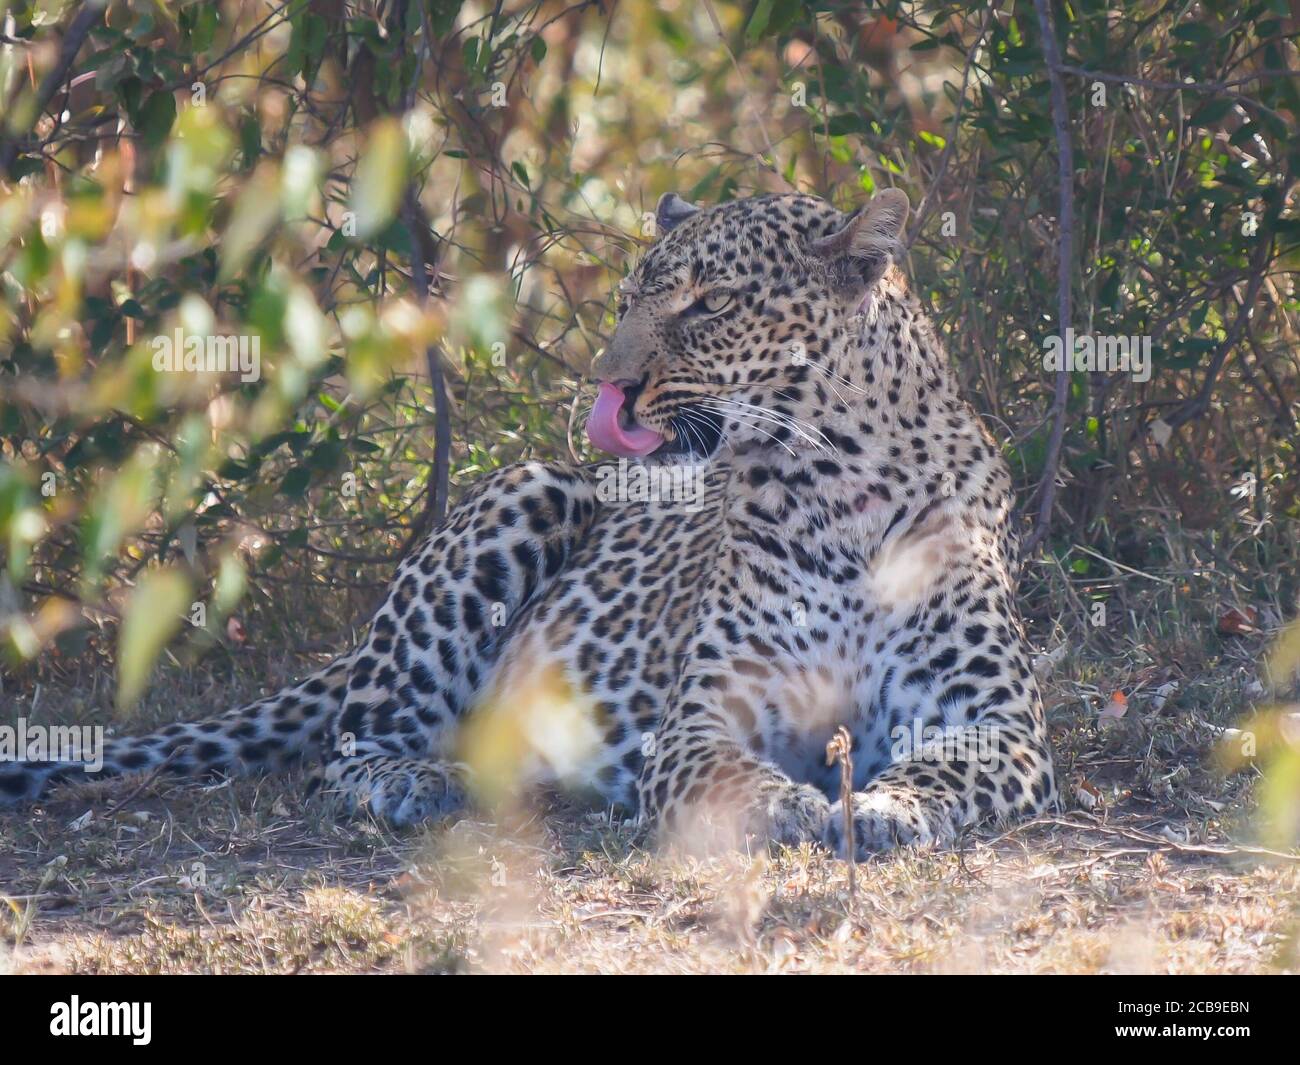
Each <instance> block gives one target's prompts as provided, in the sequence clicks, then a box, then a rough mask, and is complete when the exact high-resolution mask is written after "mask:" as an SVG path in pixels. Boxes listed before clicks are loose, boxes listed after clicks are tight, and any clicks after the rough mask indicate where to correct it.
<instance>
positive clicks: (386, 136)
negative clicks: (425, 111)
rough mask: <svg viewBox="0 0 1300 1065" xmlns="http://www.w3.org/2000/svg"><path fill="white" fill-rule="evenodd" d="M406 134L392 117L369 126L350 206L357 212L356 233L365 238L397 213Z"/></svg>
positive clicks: (403, 168)
mask: <svg viewBox="0 0 1300 1065" xmlns="http://www.w3.org/2000/svg"><path fill="white" fill-rule="evenodd" d="M406 164H407V157H406V135H405V134H404V133H403V132H402V127H401V125H400V123H399V122H398V121H397V119H395V118H383V119H380V120H379V121H378V122H376V123H375V124H374V125H373V126H372V127H371V130H370V140H369V142H368V143H367V144H366V147H365V151H364V152H363V153H362V155H361V159H360V160H359V161H358V163H357V171H356V175H355V176H354V177H353V179H352V196H351V200H350V206H351V208H352V210H353V212H355V214H356V219H357V236H358V237H359V238H361V239H362V240H366V239H368V238H370V237H372V236H374V235H375V234H376V233H378V232H379V231H380V230H382V229H383V228H384V227H385V226H386V225H388V223H389V222H390V221H391V220H392V218H393V216H394V215H396V214H397V205H398V203H399V202H400V201H401V198H402V188H403V186H404V185H405V184H406Z"/></svg>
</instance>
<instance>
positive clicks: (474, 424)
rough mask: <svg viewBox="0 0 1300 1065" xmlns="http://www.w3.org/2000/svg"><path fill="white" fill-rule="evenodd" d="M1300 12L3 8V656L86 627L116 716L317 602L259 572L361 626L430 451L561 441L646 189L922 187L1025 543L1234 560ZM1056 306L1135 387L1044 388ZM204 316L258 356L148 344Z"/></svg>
mask: <svg viewBox="0 0 1300 1065" xmlns="http://www.w3.org/2000/svg"><path fill="white" fill-rule="evenodd" d="M1298 19H1300V10H1293V5H1291V4H1288V3H1287V2H1285V0H1262V2H1256V3H1245V4H1242V3H1238V2H1233V3H1229V2H1226V0H1223V2H1201V3H1197V4H1193V5H1190V6H1188V5H1180V6H1169V5H1164V4H1160V3H1155V2H1130V3H1113V2H1112V3H1101V2H1096V0H1074V2H1071V3H1068V4H1066V3H1053V4H1050V5H1049V4H1048V3H1046V2H1044V0H1039V2H1038V3H1037V4H1035V3H1025V2H1022V0H1015V2H1008V3H1004V4H999V5H996V6H990V5H983V4H972V5H962V4H953V3H901V2H886V3H879V4H875V3H873V4H858V3H816V2H814V3H804V2H798V0H756V2H752V3H747V4H740V5H733V4H724V3H722V2H721V0H705V2H704V3H703V4H695V3H686V2H678V0H667V2H655V3H651V2H648V0H635V2H626V3H621V4H619V3H613V2H610V3H604V4H602V3H597V2H593V0H579V2H575V3H572V4H564V3H551V2H527V0H513V2H512V0H506V2H498V3H495V4H487V3H462V2H460V0H390V2H386V3H374V2H371V0H360V2H347V0H287V2H283V3H277V2H267V0H253V2H249V0H224V2H218V0H196V2H186V0H180V2H176V3H157V2H154V0H110V2H108V3H103V2H96V0H87V2H84V3H61V2H59V0H0V30H3V36H0V114H3V125H2V127H0V167H2V168H3V171H2V172H0V453H2V455H3V467H0V555H2V556H3V569H4V576H3V578H0V581H2V582H3V583H2V584H0V637H2V638H3V641H4V644H5V646H6V651H7V655H8V661H9V664H10V668H16V669H21V670H28V671H30V670H33V669H40V668H53V667H51V665H50V663H51V661H52V659H53V658H54V656H53V655H51V654H47V653H46V652H48V651H50V650H51V649H54V650H55V651H57V652H58V653H59V654H63V655H67V654H71V653H80V652H81V651H83V650H86V649H87V643H88V642H89V651H90V652H91V653H103V654H107V655H113V656H114V657H115V658H116V661H117V664H118V669H119V684H120V691H119V695H120V699H121V703H122V705H123V706H128V705H129V704H130V702H131V701H132V699H133V698H134V697H135V696H136V695H137V694H138V693H139V691H140V689H141V687H142V686H143V685H144V684H145V683H146V679H147V676H148V673H149V669H150V668H151V665H152V663H153V662H154V661H155V660H156V658H157V657H158V655H159V654H161V653H162V652H163V651H164V649H165V648H169V649H170V650H171V653H173V654H174V655H177V656H180V657H182V658H183V657H184V656H186V655H191V656H192V655H198V654H203V653H208V652H210V651H211V650H212V649H213V648H214V646H216V645H219V644H223V643H226V644H228V643H229V642H230V641H232V640H236V641H237V640H238V639H239V638H240V633H241V629H240V626H238V625H231V624H229V623H228V619H229V618H231V617H232V615H233V612H235V611H236V610H239V611H240V612H241V614H242V615H243V616H245V617H252V616H256V617H257V618H259V619H260V623H263V624H265V625H266V626H267V627H268V628H270V627H273V626H274V625H276V624H283V625H285V626H287V627H288V628H289V629H290V630H292V631H295V632H298V631H302V630H303V629H308V630H310V629H311V628H312V620H311V619H304V617H303V616H302V615H301V614H294V613H293V612H292V611H290V610H287V609H279V610H277V607H283V606H284V604H285V602H286V600H284V598H283V594H284V593H283V590H284V589H285V588H296V589H307V590H308V593H309V594H308V596H307V601H308V602H313V601H315V602H321V601H324V599H323V597H324V596H325V595H326V594H327V593H328V594H329V595H330V596H337V595H338V594H339V593H340V592H341V591H346V590H348V589H352V590H353V591H354V592H355V595H356V600H355V604H356V617H355V618H354V619H352V620H353V621H356V620H364V607H365V604H366V602H367V595H368V594H369V593H368V591H367V590H368V589H371V588H373V587H374V585H375V582H377V581H382V580H383V578H384V574H385V571H386V569H387V568H388V567H389V566H391V562H392V560H393V559H395V558H396V557H397V555H398V554H399V553H400V551H401V550H402V547H403V545H404V544H405V543H406V542H408V540H409V539H410V538H411V537H412V536H414V535H418V533H419V532H420V531H421V530H423V529H425V528H427V527H428V525H429V523H430V522H432V521H433V520H435V519H436V516H437V514H438V512H439V510H440V509H441V507H442V505H443V501H444V500H443V491H442V477H443V467H444V466H445V467H446V472H447V473H448V474H449V482H450V491H451V492H452V493H454V492H455V490H456V488H457V486H460V485H463V484H465V483H467V482H468V481H469V480H471V479H472V478H474V477H475V476H476V475H478V474H479V473H480V472H481V471H483V470H486V469H489V468H493V467H496V466H499V465H501V464H503V463H507V462H511V461H514V460H516V459H518V458H520V457H522V456H527V455H540V456H544V457H562V456H565V455H570V454H572V455H575V456H577V457H582V456H583V451H582V445H581V443H580V441H579V436H580V434H578V433H577V432H576V431H575V428H576V421H577V419H578V418H579V417H580V415H581V402H580V399H579V398H578V397H580V396H581V392H582V378H583V374H584V372H585V369H586V367H587V364H588V363H589V361H590V359H591V357H592V355H594V354H595V353H596V352H597V351H598V350H599V349H600V348H601V346H602V344H603V342H604V339H605V337H606V336H607V335H608V334H609V332H610V329H611V326H612V317H611V311H612V304H611V300H610V298H609V294H610V293H611V292H612V290H613V287H614V285H615V283H616V281H617V280H618V278H619V277H620V276H621V275H622V274H623V273H625V272H626V271H627V269H628V266H629V263H630V262H632V261H634V259H635V256H636V255H637V253H638V250H639V249H640V248H641V247H643V246H645V245H646V244H647V243H648V242H649V241H650V240H651V239H652V238H653V232H652V229H651V227H649V226H648V225H647V223H646V220H647V218H648V212H649V211H650V210H651V209H652V207H653V204H654V202H655V200H656V199H657V197H658V196H659V195H660V194H661V193H663V192H665V191H669V190H672V191H677V192H679V193H681V194H682V195H684V196H686V197H687V198H688V199H693V200H698V201H702V202H706V203H712V202H717V201H720V200H725V199H729V198H733V197H737V196H743V195H748V194H751V193H753V192H760V191H782V190H788V189H799V190H803V191H807V192H811V193H815V194H817V195H819V196H823V197H826V198H828V199H830V200H832V201H834V202H835V203H836V204H838V205H840V206H843V207H845V208H851V207H853V206H855V205H857V204H860V203H861V202H863V201H864V200H865V199H867V198H868V197H869V196H870V195H871V194H872V193H873V192H874V191H875V190H877V189H880V188H883V187H890V186H897V187H901V188H903V189H904V190H905V191H906V192H907V193H908V195H909V197H910V198H911V201H912V204H913V206H914V209H915V213H914V215H913V218H912V223H911V227H912V228H911V232H910V238H911V244H910V251H909V262H908V263H907V264H906V266H907V269H908V272H909V273H910V275H911V276H912V278H913V279H914V282H915V284H916V286H917V287H918V289H919V291H920V292H921V293H922V294H923V296H924V298H925V299H926V301H927V302H928V303H929V304H930V305H931V306H932V307H933V309H934V312H935V315H936V317H937V320H938V321H939V323H940V326H941V329H942V331H943V333H944V334H945V335H946V337H947V343H948V346H949V350H950V353H951V356H952V359H953V362H954V365H955V366H956V367H957V370H958V372H959V374H960V376H961V379H962V381H963V383H964V386H965V389H966V392H967V394H968V396H970V398H971V399H972V401H973V403H974V405H975V406H976V408H977V409H978V410H979V411H981V413H983V414H984V415H985V416H986V418H987V420H988V421H989V423H990V426H991V427H992V428H993V431H994V432H995V434H996V435H997V436H998V437H999V438H1000V440H1002V442H1003V443H1004V446H1005V449H1006V454H1007V456H1008V459H1009V461H1010V462H1011V464H1012V468H1013V472H1014V474H1015V476H1016V479H1017V484H1018V488H1019V490H1020V492H1021V498H1022V500H1023V502H1024V507H1025V514H1026V518H1025V520H1026V524H1027V526H1032V523H1033V522H1034V520H1035V515H1036V514H1037V513H1038V511H1039V510H1043V511H1044V512H1045V513H1046V514H1048V515H1050V517H1051V524H1050V527H1048V526H1046V525H1044V524H1042V523H1041V522H1040V523H1039V525H1038V528H1039V529H1040V531H1041V536H1042V548H1043V549H1044V550H1046V551H1047V552H1049V553H1052V554H1055V555H1056V556H1058V557H1062V558H1063V557H1065V556H1066V553H1067V552H1069V550H1070V548H1071V547H1072V546H1073V545H1078V544H1082V545H1086V546H1089V547H1092V548H1095V549H1098V550H1099V551H1102V552H1104V553H1105V554H1106V555H1107V556H1108V557H1111V558H1115V559H1118V560H1120V561H1121V562H1125V563H1126V564H1130V565H1143V564H1145V563H1146V562H1148V561H1150V559H1151V558H1152V556H1153V554H1158V553H1159V552H1160V551H1161V550H1163V547H1162V546H1161V545H1162V543H1163V541H1162V540H1161V539H1160V537H1159V536H1158V535H1157V533H1158V531H1159V529H1160V528H1161V526H1162V525H1163V524H1165V523H1169V522H1176V523H1178V524H1180V525H1182V526H1185V527H1190V528H1203V529H1204V528H1210V527H1215V529H1216V532H1215V535H1216V536H1219V537H1220V540H1219V541H1218V542H1219V543H1220V547H1219V550H1220V552H1221V554H1222V558H1223V560H1224V564H1225V565H1228V566H1233V567H1237V568H1239V569H1241V570H1243V571H1245V572H1247V573H1248V574H1261V573H1265V572H1267V571H1269V570H1277V569H1279V568H1282V567H1285V566H1286V565H1287V564H1288V563H1289V562H1291V561H1293V560H1294V554H1295V543H1294V534H1293V530H1294V526H1292V527H1291V528H1292V532H1291V533H1286V532H1283V531H1281V530H1284V529H1285V527H1286V522H1287V521H1288V520H1291V519H1295V518H1297V517H1300V514H1297V508H1298V506H1300V503H1298V502H1297V495H1296V491H1297V476H1296V455H1295V446H1296V410H1297V408H1296V400H1295V397H1296V392H1297V387H1298V386H1300V364H1298V363H1297V360H1296V356H1295V349H1296V332H1297V324H1298V319H1297V311H1298V310H1300V306H1298V304H1297V295H1296V291H1295V284H1294V271H1295V269H1296V266H1297V263H1298V262H1300V260H1298V259H1297V244H1298V241H1300V222H1298V221H1297V218H1296V212H1295V205H1294V192H1293V186H1294V182H1295V179H1296V176H1297V172H1298V170H1300V139H1298V138H1297V135H1296V124H1297V117H1298V116H1300V95H1298V94H1300V81H1298V80H1297V78H1296V76H1295V70H1296V59H1297V56H1296V34H1297V29H1298V28H1300V21H1298ZM1045 25H1048V26H1051V27H1053V28H1054V29H1053V32H1054V34H1055V39H1056V42H1057V50H1056V51H1057V52H1058V53H1059V60H1055V61H1054V60H1053V59H1052V55H1051V50H1050V49H1045V47H1044V43H1045V42H1044V34H1043V27H1044V26H1045ZM1054 81H1055V82H1056V84H1057V85H1058V86H1059V88H1060V90H1061V96H1060V97H1059V99H1060V100H1061V101H1063V103H1064V109H1063V110H1062V109H1060V108H1059V107H1058V108H1057V109H1056V110H1055V111H1054V106H1053V99H1054V97H1053V83H1054ZM1071 156H1072V166H1069V167H1068V170H1069V173H1068V175H1067V177H1068V181H1067V183H1066V187H1065V189H1064V194H1062V193H1063V190H1062V188H1061V182H1060V180H1059V175H1060V172H1061V160H1062V159H1063V158H1066V159H1067V160H1069V159H1070V157H1071ZM1063 205H1064V209H1065V213H1064V214H1063V213H1062V206H1063ZM1063 217H1064V218H1065V219H1066V220H1067V223H1068V224H1067V225H1064V226H1063V225H1062V218H1063ZM1067 232H1068V236H1069V240H1068V241H1064V240H1063V236H1066V235H1067ZM1066 244H1068V246H1069V248H1070V254H1069V255H1068V256H1066V257H1065V261H1064V263H1063V268H1064V270H1065V272H1066V278H1067V281H1068V290H1069V296H1070V299H1069V300H1068V301H1066V302H1067V303H1068V304H1069V305H1070V307H1071V320H1070V321H1067V322H1062V321H1061V307H1062V300H1061V293H1060V291H1059V289H1058V269H1059V268H1060V266H1061V264H1060V260H1061V258H1062V257H1061V250H1062V246H1063V245H1066ZM1066 326H1068V327H1071V328H1073V329H1074V330H1075V331H1076V332H1077V333H1079V334H1095V335H1106V336H1122V337H1149V338H1150V340H1151V350H1152V356H1153V369H1152V373H1151V375H1150V379H1149V380H1147V381H1137V380H1134V379H1133V377H1132V376H1131V375H1128V376H1126V375H1123V374H1095V373H1086V372H1076V373H1067V374H1065V375H1064V376H1063V377H1061V378H1059V379H1058V378H1057V377H1056V376H1055V375H1054V374H1053V373H1051V372H1048V371H1047V370H1045V368H1044V360H1043V352H1044V342H1045V340H1046V338H1048V337H1049V336H1052V335H1057V334H1060V333H1062V332H1063V331H1064V327H1066ZM178 330H179V331H180V333H179V340H180V343H179V345H177V343H176V340H177V336H178V334H177V331H178ZM213 337H223V338H224V337H231V338H243V343H244V344H245V348H246V350H250V351H251V350H254V349H255V350H256V351H257V353H258V355H259V360H258V369H257V373H256V375H255V379H253V378H254V375H253V374H244V375H243V377H244V378H249V379H246V380H245V379H241V375H240V374H237V373H233V374H232V373H229V372H227V373H215V372H214V373H191V372H185V371H184V363H183V361H182V363H181V366H182V368H181V369H180V370H171V369H169V368H168V366H169V363H168V361H167V358H166V355H165V352H166V351H167V350H169V346H170V347H177V346H179V348H180V349H181V351H182V352H183V351H184V346H185V343H186V342H187V341H188V340H189V339H190V338H199V339H200V340H204V339H205V338H213ZM210 348H211V345H210V344H207V346H206V347H205V351H206V350H209V349H210ZM219 350H224V349H219ZM231 350H234V349H233V348H232V349H231ZM1058 380H1059V383H1060V385H1061V389H1062V390H1061V392H1060V393H1059V403H1058V404H1057V405H1056V406H1055V407H1054V402H1055V401H1056V398H1057V393H1056V391H1055V390H1056V388H1057V385H1058ZM589 394H590V393H588V395H589ZM1054 435H1055V440H1056V442H1058V443H1059V455H1058V454H1057V451H1058V448H1057V446H1056V443H1054ZM440 436H441V439H442V446H439V439H440ZM1048 486H1053V487H1056V486H1059V489H1057V490H1055V491H1054V492H1053V491H1052V489H1049V487H1048ZM1045 492H1048V493H1050V494H1049V498H1048V505H1047V506H1046V507H1043V506H1042V501H1043V497H1044V493H1045ZM1225 521H1226V522H1227V523H1228V524H1226V525H1225V524H1224V523H1225ZM1247 532H1249V535H1246V533H1247ZM1080 564H1081V565H1082V566H1083V567H1084V570H1083V572H1085V573H1086V569H1087V566H1088V565H1089V563H1088V561H1087V558H1086V557H1082V556H1077V557H1076V558H1075V561H1073V562H1072V563H1071V565H1074V566H1076V567H1077V566H1079V565H1080ZM312 596H315V597H316V598H315V599H314V600H313V599H312ZM119 622H120V624H119ZM119 633H120V636H121V638H122V641H123V643H122V647H121V648H120V651H118V652H116V653H114V649H113V645H112V642H111V640H110V641H107V642H105V641H104V640H103V637H104V635H105V634H108V635H109V636H112V637H113V639H116V638H117V636H118V634H119Z"/></svg>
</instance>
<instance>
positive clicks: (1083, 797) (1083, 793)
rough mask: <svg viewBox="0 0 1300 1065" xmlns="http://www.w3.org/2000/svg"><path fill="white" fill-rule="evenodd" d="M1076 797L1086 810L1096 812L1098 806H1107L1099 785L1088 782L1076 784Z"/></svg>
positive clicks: (1082, 781) (1081, 781)
mask: <svg viewBox="0 0 1300 1065" xmlns="http://www.w3.org/2000/svg"><path fill="white" fill-rule="evenodd" d="M1074 797H1075V798H1076V799H1078V800H1079V805H1080V806H1082V807H1083V808H1084V809H1085V810H1095V809H1096V808H1097V807H1098V806H1105V805H1106V800H1105V798H1104V797H1103V795H1102V794H1101V790H1100V789H1099V788H1098V787H1097V785H1095V784H1093V783H1091V782H1090V781H1087V780H1080V781H1079V782H1078V783H1077V784H1075V786H1074Z"/></svg>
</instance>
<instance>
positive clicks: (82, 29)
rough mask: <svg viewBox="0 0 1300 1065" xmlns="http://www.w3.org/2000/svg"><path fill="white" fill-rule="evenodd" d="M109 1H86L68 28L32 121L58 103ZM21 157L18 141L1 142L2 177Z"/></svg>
mask: <svg viewBox="0 0 1300 1065" xmlns="http://www.w3.org/2000/svg"><path fill="white" fill-rule="evenodd" d="M105 3H106V0H85V3H84V4H83V5H82V8H81V10H80V11H78V12H77V14H76V16H75V17H74V18H73V20H72V22H71V23H70V24H69V25H68V32H67V33H65V34H64V35H63V44H62V45H61V46H60V48H59V58H58V60H57V62H55V64H54V66H53V67H51V68H50V69H49V70H48V71H47V72H46V74H45V77H44V78H42V79H41V84H40V86H39V88H38V89H37V90H36V106H35V109H34V111H33V113H32V121H33V122H35V121H37V120H38V119H39V118H40V116H41V115H43V114H44V113H45V108H46V107H47V106H49V103H50V101H51V100H52V99H54V94H55V93H56V92H58V91H59V89H60V88H61V87H62V85H63V83H64V81H65V80H66V79H67V77H68V71H69V69H71V67H72V61H73V60H74V59H76V58H77V53H78V52H80V51H81V46H82V45H83V44H84V43H85V41H86V37H87V35H88V34H89V33H90V29H91V27H92V26H94V24H95V22H96V21H97V20H98V19H99V16H100V14H101V13H102V12H103V10H104V4H105ZM17 157H18V140H17V139H15V140H12V141H9V140H5V141H0V174H6V173H8V172H9V167H10V165H12V163H13V161H14V160H15V159H16V158H17Z"/></svg>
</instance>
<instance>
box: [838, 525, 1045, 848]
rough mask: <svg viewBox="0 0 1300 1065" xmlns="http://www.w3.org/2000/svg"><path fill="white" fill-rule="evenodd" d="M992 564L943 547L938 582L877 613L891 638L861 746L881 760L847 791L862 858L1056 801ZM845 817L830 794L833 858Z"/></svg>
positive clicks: (1009, 607) (1039, 711)
mask: <svg viewBox="0 0 1300 1065" xmlns="http://www.w3.org/2000/svg"><path fill="white" fill-rule="evenodd" d="M997 561H998V556H997V555H996V554H993V553H991V552H988V553H984V554H981V553H980V551H978V550H972V549H971V545H969V544H963V545H962V546H961V547H960V549H958V550H953V551H949V552H948V553H947V555H946V557H945V559H944V562H943V564H942V565H941V566H940V567H938V568H937V570H936V572H939V573H942V574H943V576H944V581H943V583H942V586H941V587H940V588H939V590H938V591H935V593H934V594H933V595H928V597H920V598H921V599H922V601H921V602H919V603H907V604H901V605H903V606H905V607H906V610H905V611H896V612H895V613H894V614H893V617H892V619H891V617H890V616H889V615H886V617H885V619H884V624H883V629H884V631H886V632H892V633H893V635H892V637H890V638H886V639H885V640H884V641H883V646H882V648H881V651H880V653H879V654H878V655H877V656H876V661H875V676H876V677H877V685H876V687H875V689H874V691H873V697H872V700H871V704H872V706H871V714H870V717H869V719H868V720H869V728H868V730H867V731H868V735H867V736H866V738H865V742H864V744H863V746H864V747H865V748H866V750H865V751H863V752H862V753H863V755H864V756H866V755H868V754H869V753H870V752H871V750H872V748H873V747H874V749H875V754H876V756H877V759H878V761H877V765H878V766H879V765H880V764H883V765H884V766H885V767H884V768H883V770H880V771H879V772H877V773H876V775H874V776H873V777H872V779H870V780H869V781H867V782H866V783H865V786H863V787H861V790H858V791H856V792H855V793H854V794H853V797H852V804H853V833H854V845H855V846H854V850H855V853H856V855H857V856H858V857H863V856H865V855H867V854H871V853H879V852H881V851H887V850H890V849H892V848H893V847H896V846H898V845H901V844H909V843H916V844H930V843H934V844H946V843H950V842H952V841H953V840H954V839H955V837H956V836H957V834H958V833H959V832H960V831H961V830H962V829H964V828H967V827H970V826H974V825H977V824H979V823H981V822H984V821H1006V820H1010V819H1013V818H1019V817H1030V816H1033V815H1036V814H1038V813H1041V812H1042V811H1043V810H1044V809H1046V808H1047V807H1048V806H1049V805H1050V804H1051V803H1053V802H1054V801H1055V798H1056V786H1055V781H1054V779H1053V772H1052V759H1051V753H1050V748H1049V744H1048V739H1047V730H1046V725H1045V722H1044V718H1043V706H1042V699H1041V697H1040V695H1039V692H1038V687H1037V684H1036V682H1035V679H1034V675H1033V672H1032V670H1031V668H1030V661H1029V653H1028V646H1027V644H1026V641H1025V638H1024V634H1023V632H1022V630H1021V627H1020V623H1019V620H1018V618H1017V615H1016V611H1015V604H1014V597H1013V593H1012V590H1011V587H1012V586H1011V584H1010V581H1009V580H1008V579H1007V578H1006V577H1005V573H1006V570H1005V567H1002V566H1000V565H998V564H997ZM933 590H934V589H926V592H927V593H929V592H930V591H933ZM904 620H905V622H906V623H905V624H903V623H901V622H903V621H904ZM896 623H897V624H896ZM859 738H860V739H861V738H862V737H859ZM882 745H883V748H882ZM843 825H844V817H843V812H842V806H841V804H840V803H838V802H837V803H835V806H834V808H833V810H832V812H831V817H830V819H829V822H828V826H827V827H828V832H827V839H828V843H829V844H830V845H831V846H833V847H834V848H835V850H836V851H837V852H838V853H840V854H841V855H842V854H844V853H845V851H846V850H847V847H846V845H845V840H844V830H843Z"/></svg>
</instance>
